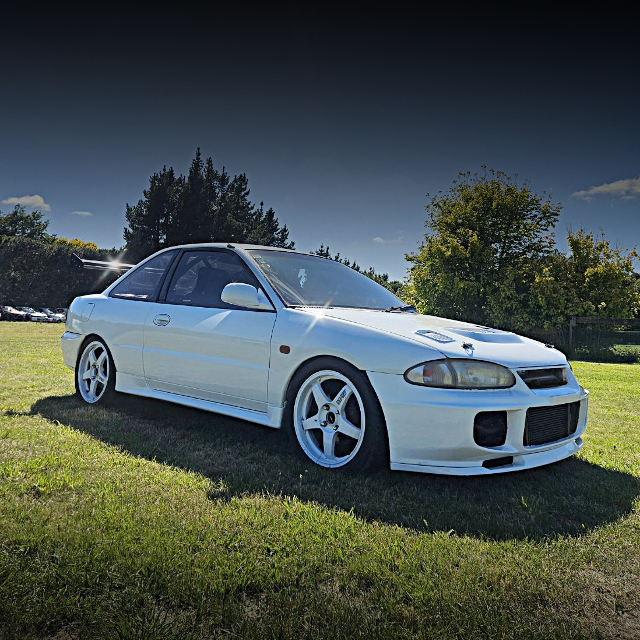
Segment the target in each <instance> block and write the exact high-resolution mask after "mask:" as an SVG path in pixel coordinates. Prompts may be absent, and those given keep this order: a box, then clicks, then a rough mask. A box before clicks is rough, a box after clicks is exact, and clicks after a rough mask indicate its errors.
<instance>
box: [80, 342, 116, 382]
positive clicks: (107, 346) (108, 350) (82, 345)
mask: <svg viewBox="0 0 640 640" xmlns="http://www.w3.org/2000/svg"><path fill="white" fill-rule="evenodd" d="M91 340H100V342H102V344H103V345H104V346H105V348H106V349H107V352H108V353H109V357H110V358H111V362H112V363H113V370H114V373H117V372H118V366H117V365H116V361H115V359H114V357H113V353H112V352H111V349H110V348H109V344H108V343H107V341H106V340H105V339H104V338H103V337H102V336H101V335H98V334H97V333H88V334H87V335H86V336H84V337H83V338H82V342H81V343H80V348H79V349H78V355H77V356H76V368H77V366H78V362H79V360H80V358H81V357H82V353H83V351H84V348H85V347H86V346H87V344H88V343H89V342H91Z"/></svg>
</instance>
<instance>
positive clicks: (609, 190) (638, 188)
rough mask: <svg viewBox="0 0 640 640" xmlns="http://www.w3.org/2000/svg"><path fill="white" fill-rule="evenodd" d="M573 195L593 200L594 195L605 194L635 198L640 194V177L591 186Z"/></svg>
mask: <svg viewBox="0 0 640 640" xmlns="http://www.w3.org/2000/svg"><path fill="white" fill-rule="evenodd" d="M571 195H572V196H573V197H574V198H580V199H581V200H593V198H594V196H603V195H604V196H613V197H614V198H621V199H622V200H633V198H635V197H636V196H638V195H640V177H639V178H627V179H626V180H616V181H615V182H606V183H605V184H601V185H599V186H597V187H589V188H588V189H586V190H585V191H576V192H575V193H572V194H571Z"/></svg>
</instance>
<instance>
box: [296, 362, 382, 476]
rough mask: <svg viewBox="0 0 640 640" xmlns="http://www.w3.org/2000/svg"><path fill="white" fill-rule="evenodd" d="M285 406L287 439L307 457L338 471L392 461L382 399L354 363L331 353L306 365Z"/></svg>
mask: <svg viewBox="0 0 640 640" xmlns="http://www.w3.org/2000/svg"><path fill="white" fill-rule="evenodd" d="M318 387H319V388H318ZM286 411H287V413H286V416H285V417H286V420H285V429H286V431H287V436H288V440H289V442H290V444H291V445H292V446H293V447H294V448H295V450H296V451H297V453H298V454H299V455H300V456H302V458H303V459H304V460H306V461H307V462H312V463H313V464H315V465H317V466H319V467H323V468H325V469H329V470H333V471H347V470H348V471H364V470H370V469H374V468H377V467H380V466H382V465H383V464H385V463H386V464H387V465H388V464H389V444H388V438H387V430H386V425H385V421H384V416H383V413H382V409H381V408H380V403H379V401H378V398H377V396H376V394H375V392H374V390H373V388H372V387H371V384H370V382H369V379H368V378H367V376H366V375H365V374H364V373H363V372H362V371H359V370H358V369H356V368H355V367H354V366H352V365H350V364H348V363H346V362H344V361H341V360H337V359H335V358H328V357H327V358H318V359H317V360H313V361H312V362H310V363H308V364H306V365H303V366H302V367H301V368H300V369H299V370H298V371H297V372H296V374H295V375H294V376H293V378H292V380H291V383H290V385H289V393H288V398H287V410H286Z"/></svg>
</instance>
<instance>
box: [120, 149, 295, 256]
mask: <svg viewBox="0 0 640 640" xmlns="http://www.w3.org/2000/svg"><path fill="white" fill-rule="evenodd" d="M143 196H144V198H143V199H141V200H139V201H138V203H137V204H136V205H135V206H129V205H127V212H126V219H127V223H128V227H127V228H125V230H124V239H125V242H126V245H125V247H126V257H127V259H129V260H139V259H141V258H144V257H146V256H147V255H150V254H151V253H153V252H154V251H157V250H158V249H160V248H163V247H165V246H173V245H177V244H187V243H192V242H237V243H251V244H261V245H269V246H276V247H284V248H293V246H294V243H293V242H291V241H290V240H289V230H288V229H287V226H286V225H284V226H280V224H279V222H278V219H277V218H276V216H275V211H274V210H273V209H268V210H266V211H265V209H264V203H260V206H259V207H256V206H255V205H254V204H253V203H252V202H251V200H250V199H249V196H250V190H249V186H248V180H247V176H246V175H245V174H240V175H237V176H234V177H233V178H232V177H231V176H230V175H229V174H228V173H227V171H226V170H225V169H224V167H223V168H222V170H221V171H219V170H217V169H216V168H215V167H214V165H213V161H212V159H211V158H208V159H207V160H206V161H205V160H203V158H202V155H201V153H200V149H198V150H197V152H196V155H195V158H194V159H193V161H192V162H191V166H190V167H189V172H188V174H187V176H186V177H184V176H177V177H176V176H175V174H174V171H173V169H167V168H166V167H165V168H163V170H162V172H160V173H159V174H154V175H153V176H151V179H150V183H149V188H148V189H146V190H144V191H143Z"/></svg>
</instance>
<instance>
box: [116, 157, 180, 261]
mask: <svg viewBox="0 0 640 640" xmlns="http://www.w3.org/2000/svg"><path fill="white" fill-rule="evenodd" d="M182 182H183V180H182V178H176V176H175V174H174V172H173V169H167V167H166V166H165V167H163V168H162V171H160V173H154V174H153V175H152V176H151V178H149V188H148V189H145V190H144V191H143V195H144V199H143V200H139V201H138V204H136V205H135V206H133V207H131V206H129V204H127V205H126V213H125V217H126V219H127V222H128V225H129V226H128V228H125V230H124V240H125V242H126V250H127V255H128V256H130V257H131V258H132V259H134V260H136V259H141V258H144V257H146V256H148V255H150V254H152V253H154V252H155V251H157V250H158V249H160V248H162V247H165V246H167V242H168V241H170V238H171V230H172V224H174V220H173V217H174V215H175V212H176V210H177V202H178V195H179V193H180V192H181V190H182Z"/></svg>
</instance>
